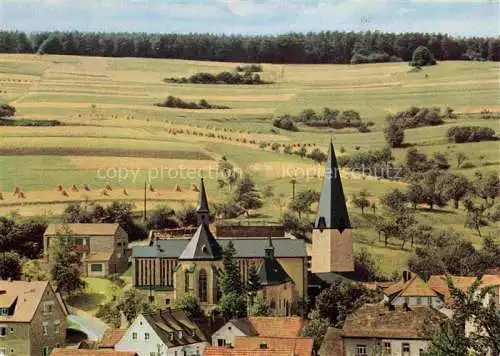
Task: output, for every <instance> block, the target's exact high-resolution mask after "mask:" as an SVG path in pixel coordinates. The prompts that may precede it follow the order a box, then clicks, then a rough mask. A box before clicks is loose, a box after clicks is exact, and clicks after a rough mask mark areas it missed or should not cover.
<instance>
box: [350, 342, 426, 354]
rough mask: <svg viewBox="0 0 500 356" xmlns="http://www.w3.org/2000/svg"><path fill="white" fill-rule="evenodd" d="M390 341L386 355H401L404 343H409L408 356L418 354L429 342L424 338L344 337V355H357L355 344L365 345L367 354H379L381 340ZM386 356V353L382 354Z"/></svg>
mask: <svg viewBox="0 0 500 356" xmlns="http://www.w3.org/2000/svg"><path fill="white" fill-rule="evenodd" d="M384 341H386V342H390V343H391V353H390V355H387V356H402V355H403V353H402V347H403V344H404V343H408V344H410V354H408V356H419V355H420V350H426V348H427V346H428V344H429V342H428V341H426V340H411V339H410V340H406V339H376V338H344V351H345V356H357V354H356V345H366V351H367V355H379V353H377V352H380V351H381V350H382V349H381V347H382V346H383V342H384ZM383 355H384V356H386V354H383Z"/></svg>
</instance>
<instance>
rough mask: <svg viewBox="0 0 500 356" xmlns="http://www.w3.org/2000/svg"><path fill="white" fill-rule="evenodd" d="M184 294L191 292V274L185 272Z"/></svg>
mask: <svg viewBox="0 0 500 356" xmlns="http://www.w3.org/2000/svg"><path fill="white" fill-rule="evenodd" d="M184 292H186V293H188V292H189V272H188V271H185V272H184Z"/></svg>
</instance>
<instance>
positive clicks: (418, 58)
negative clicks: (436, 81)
mask: <svg viewBox="0 0 500 356" xmlns="http://www.w3.org/2000/svg"><path fill="white" fill-rule="evenodd" d="M435 64H436V59H435V58H434V55H433V54H432V52H431V51H430V50H429V48H427V47H425V46H418V47H417V48H416V49H415V50H414V51H413V55H412V59H411V62H410V65H411V66H413V67H423V66H432V65H435Z"/></svg>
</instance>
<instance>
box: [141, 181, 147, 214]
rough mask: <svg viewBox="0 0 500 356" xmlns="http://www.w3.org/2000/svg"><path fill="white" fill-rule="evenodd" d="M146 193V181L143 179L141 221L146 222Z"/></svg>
mask: <svg viewBox="0 0 500 356" xmlns="http://www.w3.org/2000/svg"><path fill="white" fill-rule="evenodd" d="M146 192H147V189H146V180H145V179H144V211H143V215H142V220H143V221H146V194H147V193H146Z"/></svg>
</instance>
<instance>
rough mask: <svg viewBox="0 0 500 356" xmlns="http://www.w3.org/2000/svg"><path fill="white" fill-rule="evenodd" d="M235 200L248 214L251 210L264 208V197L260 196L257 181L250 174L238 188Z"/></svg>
mask: <svg viewBox="0 0 500 356" xmlns="http://www.w3.org/2000/svg"><path fill="white" fill-rule="evenodd" d="M234 201H235V203H236V204H238V205H239V206H240V207H241V208H242V209H243V210H244V211H245V213H246V214H247V216H248V213H249V210H255V209H260V208H262V205H263V203H262V199H261V197H260V194H259V192H258V191H257V188H256V187H255V183H254V182H253V180H252V179H251V178H250V177H249V176H245V177H244V178H243V179H242V180H241V181H240V182H239V184H238V187H237V188H236V192H235V196H234Z"/></svg>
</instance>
